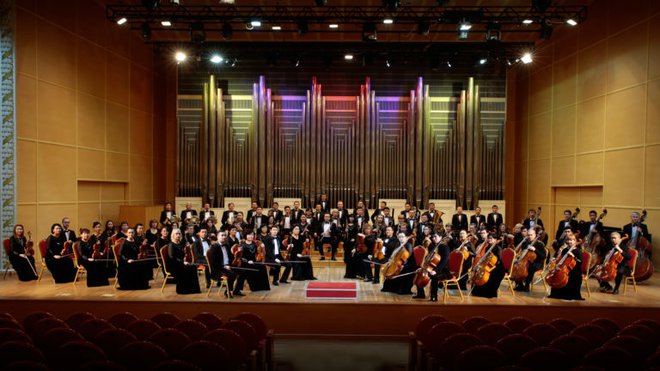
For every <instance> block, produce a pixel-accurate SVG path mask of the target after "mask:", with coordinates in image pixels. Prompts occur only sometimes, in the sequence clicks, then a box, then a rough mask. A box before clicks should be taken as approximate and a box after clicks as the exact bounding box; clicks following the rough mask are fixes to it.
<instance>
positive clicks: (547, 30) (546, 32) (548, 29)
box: [539, 22, 552, 40]
mask: <svg viewBox="0 0 660 371" xmlns="http://www.w3.org/2000/svg"><path fill="white" fill-rule="evenodd" d="M539 32H540V37H541V40H550V37H551V36H552V26H551V25H549V24H547V23H545V22H542V23H541V30H540V31H539Z"/></svg>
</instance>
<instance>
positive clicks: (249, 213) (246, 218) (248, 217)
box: [245, 209, 257, 224]
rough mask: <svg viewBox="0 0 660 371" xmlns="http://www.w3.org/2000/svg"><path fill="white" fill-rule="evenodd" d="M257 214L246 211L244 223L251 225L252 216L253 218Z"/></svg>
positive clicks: (253, 211) (254, 211) (255, 211)
mask: <svg viewBox="0 0 660 371" xmlns="http://www.w3.org/2000/svg"><path fill="white" fill-rule="evenodd" d="M256 213H257V210H252V209H250V210H248V211H247V213H246V214H245V221H246V222H247V223H248V224H252V216H254V215H255V214H256Z"/></svg>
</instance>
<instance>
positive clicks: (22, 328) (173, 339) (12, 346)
mask: <svg viewBox="0 0 660 371" xmlns="http://www.w3.org/2000/svg"><path fill="white" fill-rule="evenodd" d="M0 359H1V360H2V364H3V369H8V370H63V369H67V370H95V371H98V370H136V371H138V370H139V371H146V370H188V369H189V370H204V371H205V370H218V369H222V370H272V369H273V332H272V330H269V329H268V326H267V325H266V323H265V322H264V321H263V320H262V319H261V317H259V316H257V315H255V314H252V313H241V314H239V315H237V316H236V317H233V318H230V319H228V320H226V321H224V320H223V319H222V318H220V317H219V316H217V315H215V314H213V313H209V312H202V313H199V314H197V315H195V316H194V317H193V318H191V319H181V318H179V317H178V316H176V315H174V314H172V313H167V312H163V313H158V314H156V315H154V316H152V317H151V319H141V318H138V317H137V316H135V315H134V314H132V313H128V312H121V313H116V314H113V315H110V316H108V318H107V319H103V318H98V317H96V316H95V315H93V314H91V313H88V312H80V313H74V314H72V315H70V316H68V317H67V318H66V319H64V320H62V319H60V318H57V317H55V316H54V315H52V314H50V313H48V312H34V313H30V314H28V315H27V316H25V317H24V319H23V321H22V322H19V321H17V320H16V319H15V317H14V316H13V315H12V314H10V313H0Z"/></svg>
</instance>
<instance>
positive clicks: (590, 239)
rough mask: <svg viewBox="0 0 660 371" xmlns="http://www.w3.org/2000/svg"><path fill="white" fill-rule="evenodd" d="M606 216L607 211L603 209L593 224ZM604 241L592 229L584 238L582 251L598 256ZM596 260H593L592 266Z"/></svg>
mask: <svg viewBox="0 0 660 371" xmlns="http://www.w3.org/2000/svg"><path fill="white" fill-rule="evenodd" d="M606 215H607V209H603V212H602V213H601V214H600V215H598V219H596V222H595V223H594V225H595V224H598V222H600V221H601V220H603V218H604V217H605V216H606ZM605 243H606V242H605V239H603V237H602V236H601V235H600V233H598V231H597V230H596V228H594V229H593V230H592V231H590V232H589V233H588V234H587V236H586V237H585V238H584V249H585V250H586V251H587V252H588V253H589V254H591V255H592V256H593V255H596V256H597V255H598V250H599V249H600V248H601V247H603V246H604V245H605ZM595 261H596V259H594V264H595Z"/></svg>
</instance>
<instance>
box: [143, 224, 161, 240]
mask: <svg viewBox="0 0 660 371" xmlns="http://www.w3.org/2000/svg"><path fill="white" fill-rule="evenodd" d="M144 236H145V238H146V239H147V243H148V244H149V246H152V245H153V244H154V242H156V241H158V236H160V231H159V230H158V221H157V220H156V219H151V220H150V221H149V229H147V232H145V234H144Z"/></svg>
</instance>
